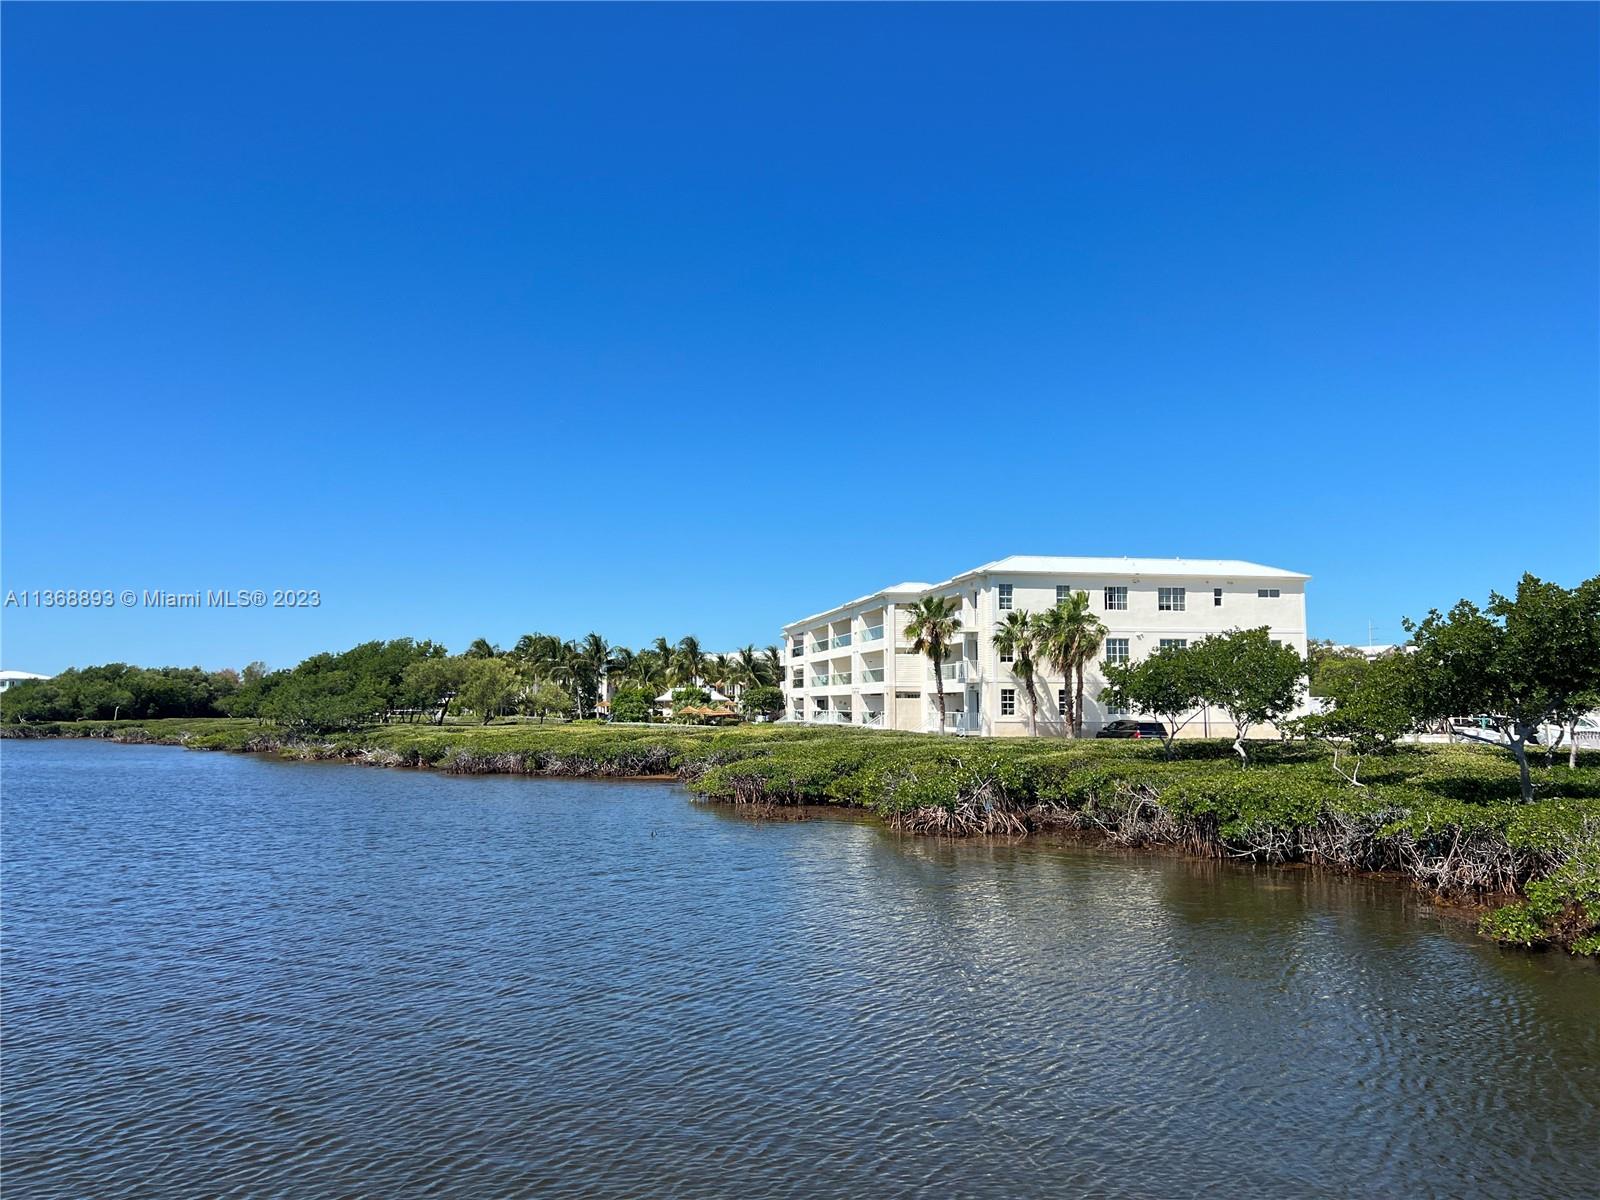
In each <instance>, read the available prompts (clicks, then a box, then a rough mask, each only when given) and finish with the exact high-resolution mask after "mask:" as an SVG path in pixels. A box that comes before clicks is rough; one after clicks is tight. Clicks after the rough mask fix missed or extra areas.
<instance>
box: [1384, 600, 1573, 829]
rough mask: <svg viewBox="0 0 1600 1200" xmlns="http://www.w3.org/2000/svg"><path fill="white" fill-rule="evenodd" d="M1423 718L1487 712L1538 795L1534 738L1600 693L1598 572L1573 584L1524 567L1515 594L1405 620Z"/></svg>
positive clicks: (1526, 796)
mask: <svg viewBox="0 0 1600 1200" xmlns="http://www.w3.org/2000/svg"><path fill="white" fill-rule="evenodd" d="M1406 629H1407V630H1408V631H1409V632H1410V633H1411V635H1412V637H1411V642H1412V645H1413V646H1415V647H1416V651H1415V654H1414V656H1413V657H1414V664H1413V665H1414V668H1415V676H1414V679H1415V687H1414V689H1413V700H1414V703H1415V705H1416V708H1417V714H1418V715H1419V716H1420V717H1423V718H1428V719H1433V718H1443V719H1445V720H1449V718H1450V717H1453V716H1457V717H1459V716H1470V715H1478V714H1481V715H1485V716H1487V717H1489V718H1490V720H1491V721H1492V722H1493V723H1494V725H1495V727H1496V728H1497V729H1498V730H1499V731H1500V733H1501V735H1502V736H1503V737H1504V738H1505V739H1506V741H1507V742H1508V743H1509V744H1510V746H1511V752H1512V754H1513V755H1514V756H1515V757H1516V760H1517V771H1518V774H1519V776H1520V779H1521V784H1522V798H1523V800H1525V801H1528V800H1532V799H1533V779H1532V776H1531V775H1530V774H1529V771H1528V752H1527V751H1528V741H1529V739H1530V738H1531V737H1532V736H1534V735H1535V733H1536V732H1537V730H1538V728H1539V726H1540V725H1542V724H1544V723H1546V722H1555V723H1559V722H1561V721H1563V720H1565V719H1566V718H1567V714H1569V713H1571V712H1573V710H1574V709H1575V708H1576V707H1577V706H1578V705H1580V704H1581V703H1583V702H1584V701H1585V700H1586V698H1587V697H1589V696H1590V695H1592V694H1593V693H1595V692H1597V691H1600V577H1597V578H1595V579H1590V580H1588V581H1586V582H1585V583H1582V584H1580V585H1579V586H1577V587H1575V588H1564V587H1562V586H1560V585H1559V584H1555V583H1547V582H1545V581H1544V580H1541V579H1538V578H1536V577H1535V576H1533V575H1524V576H1523V577H1522V579H1521V580H1520V581H1519V582H1518V584H1517V594H1516V596H1515V597H1511V598H1508V597H1506V596H1502V595H1499V594H1498V593H1493V592H1492V593H1490V596H1489V605H1488V608H1487V609H1486V610H1485V609H1480V608H1478V606H1477V605H1475V604H1473V603H1472V602H1471V601H1469V600H1462V601H1460V602H1459V603H1457V604H1456V606H1455V607H1454V608H1452V609H1451V610H1450V612H1449V614H1448V615H1440V613H1439V612H1438V611H1437V610H1434V611H1433V612H1430V613H1429V614H1428V616H1427V617H1426V618H1424V619H1423V620H1422V621H1421V622H1412V621H1410V620H1407V621H1406Z"/></svg>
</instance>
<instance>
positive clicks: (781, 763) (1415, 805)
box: [0, 718, 1600, 955]
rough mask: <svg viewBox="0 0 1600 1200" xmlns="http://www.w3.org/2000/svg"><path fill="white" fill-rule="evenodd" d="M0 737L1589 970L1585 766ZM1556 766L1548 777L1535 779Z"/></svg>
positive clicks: (949, 746)
mask: <svg viewBox="0 0 1600 1200" xmlns="http://www.w3.org/2000/svg"><path fill="white" fill-rule="evenodd" d="M0 733H3V735H4V736H6V737H13V738H15V737H102V738H110V739H113V740H117V741H125V742H155V743H166V744H172V745H182V746H187V747H190V748H193V749H207V750H238V751H256V752H269V753H276V754H280V755H284V756H287V757H291V758H297V759H304V760H326V761H345V762H352V763H364V764H369V765H374V766H390V767H421V768H433V769H437V770H441V771H446V772H451V773H456V774H523V775H545V776H566V777H610V778H626V777H662V776H670V777H673V778H676V779H678V780H680V781H681V782H683V783H684V784H686V785H687V786H688V787H689V788H690V789H691V790H692V791H693V792H694V793H696V794H697V795H698V796H700V797H702V798H704V799H706V800H710V801H717V802H725V803H729V804H734V805H739V806H744V807H746V808H748V809H749V810H751V811H753V812H756V813H764V812H772V813H776V812H778V811H780V810H782V809H784V808H787V807H789V806H797V805H841V806H849V807H855V808H861V809H865V810H867V811H869V812H871V813H874V814H876V815H877V816H878V817H879V818H881V819H882V820H883V821H885V823H887V824H888V825H890V826H891V827H893V828H896V829H901V830H907V831H912V832H919V833H929V834H942V835H952V836H959V835H965V834H986V833H987V834H1001V835H1020V834H1027V833H1031V832H1035V831H1048V830H1078V831H1085V832H1089V833H1093V834H1096V835H1098V836H1100V837H1103V838H1105V839H1106V840H1107V841H1109V842H1111V843H1113V844H1117V845H1121V846H1129V847H1160V846H1166V847H1173V848H1176V849H1179V850H1183V851H1186V852H1188V853H1193V854H1199V855H1205V856H1212V857H1219V858H1230V859H1235V860H1238V861H1241V862H1261V863H1296V862H1300V863H1313V864H1321V865H1325V866H1330V867H1334V868H1338V869H1342V870H1350V871H1376V872H1389V873H1396V874H1399V875H1403V876H1405V877H1407V878H1409V879H1410V880H1412V881H1413V882H1414V883H1415V884H1417V885H1418V886H1420V887H1422V888H1424V889H1426V890H1427V891H1429V892H1431V893H1434V894H1437V895H1440V896H1443V897H1447V898H1451V899H1455V900H1459V901H1469V902H1478V903H1483V902H1486V901H1487V902H1495V901H1505V900H1508V899H1511V898H1512V897H1516V898H1515V899H1511V902H1510V903H1506V904H1503V905H1501V906H1500V907H1497V908H1495V909H1493V910H1492V911H1490V912H1488V913H1487V914H1486V915H1485V916H1484V918H1483V920H1482V921H1481V923H1480V929H1481V931H1482V932H1483V933H1484V934H1485V935H1487V936H1489V937H1492V938H1494V939H1496V940H1498V941H1501V942H1503V943H1506V944H1510V945H1519V946H1527V947H1536V946H1546V945H1558V946H1563V947H1565V948H1567V949H1569V950H1571V951H1572V952H1573V953H1576V954H1586V955H1600V753H1596V752H1592V751H1585V752H1583V753H1582V754H1581V756H1580V759H1579V763H1578V765H1577V767H1576V768H1572V767H1569V766H1567V765H1565V761H1564V760H1565V757H1566V756H1565V755H1563V756H1562V758H1563V761H1562V762H1561V763H1560V764H1559V765H1557V764H1555V763H1554V762H1551V760H1544V759H1542V758H1541V757H1540V756H1537V755H1535V756H1534V757H1533V759H1532V761H1533V763H1534V766H1533V768H1532V775H1533V779H1534V787H1535V798H1534V799H1533V800H1532V801H1531V802H1529V801H1524V800H1522V799H1521V780H1520V773H1519V767H1518V763H1517V761H1516V759H1515V758H1514V756H1513V755H1512V754H1511V753H1510V751H1508V750H1507V749H1505V748H1502V747H1494V746H1464V745H1457V746H1413V745H1407V746H1399V747H1395V748H1393V749H1391V750H1390V751H1389V752H1387V753H1385V754H1381V755H1375V756H1372V757H1370V758H1369V759H1368V760H1367V762H1366V765H1365V769H1364V772H1363V773H1364V776H1365V786H1363V787H1352V786H1350V784H1349V782H1348V778H1347V776H1346V775H1345V774H1343V773H1341V771H1340V770H1338V769H1337V768H1336V766H1335V761H1334V758H1333V754H1332V752H1331V751H1330V750H1328V749H1327V748H1326V747H1324V746H1321V745H1319V744H1317V743H1307V742H1262V743H1258V744H1256V746H1255V747H1254V748H1253V749H1252V752H1251V759H1252V763H1253V765H1252V766H1251V767H1250V768H1249V769H1248V770H1244V769H1241V768H1240V766H1239V764H1238V761H1237V759H1236V758H1235V756H1234V753H1235V752H1234V747H1233V745H1232V743H1231V742H1229V741H1215V740H1200V739H1187V740H1180V741H1178V742H1177V743H1176V745H1175V747H1174V756H1173V757H1172V758H1170V759H1169V758H1168V757H1167V756H1166V754H1165V753H1164V751H1163V747H1162V746H1161V745H1160V744H1159V743H1157V742H1143V743H1140V742H1105V741H1071V740H1052V739H1039V740H1033V739H989V738H950V737H942V736H937V735H922V734H901V733H892V732H878V731H866V730H862V731H853V730H846V729H806V728H801V727H785V726H774V725H753V726H744V727H739V728H733V729H709V728H697V727H689V726H667V725H653V726H652V725H621V724H601V723H596V722H573V723H569V724H555V725H539V724H533V723H523V724H493V725H465V724H447V725H443V726H432V725H425V724H388V725H376V726H371V727H367V728H361V729H350V730H341V731H335V732H326V733H304V732H295V731H292V730H286V729H282V728H274V727H271V726H267V725H264V724H262V723H261V722H260V721H258V720H254V719H239V718H233V719H230V718H193V719H170V720H156V721H121V722H92V721H85V722H69V723H57V724H42V725H30V726H15V725H13V726H7V727H5V728H4V730H3V731H0ZM1546 762H1550V765H1543V764H1544V763H1546Z"/></svg>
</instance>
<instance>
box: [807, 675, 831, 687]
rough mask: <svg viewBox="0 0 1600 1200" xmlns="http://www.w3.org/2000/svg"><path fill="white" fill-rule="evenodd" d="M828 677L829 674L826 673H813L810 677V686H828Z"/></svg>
mask: <svg viewBox="0 0 1600 1200" xmlns="http://www.w3.org/2000/svg"><path fill="white" fill-rule="evenodd" d="M828 679H829V676H827V675H813V676H812V677H811V686H812V687H827V686H828Z"/></svg>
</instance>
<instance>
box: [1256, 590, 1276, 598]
mask: <svg viewBox="0 0 1600 1200" xmlns="http://www.w3.org/2000/svg"><path fill="white" fill-rule="evenodd" d="M1256 595H1257V596H1260V597H1261V599H1263V600H1276V599H1277V598H1278V589H1277V588H1257V589H1256Z"/></svg>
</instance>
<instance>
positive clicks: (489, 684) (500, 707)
mask: <svg viewBox="0 0 1600 1200" xmlns="http://www.w3.org/2000/svg"><path fill="white" fill-rule="evenodd" d="M523 686H524V685H523V681H522V677H521V676H520V675H518V674H517V672H516V670H515V669H513V668H512V666H511V665H510V664H509V663H507V662H506V661H505V660H504V659H502V658H473V659H472V660H471V662H469V663H468V664H467V671H466V678H465V680H464V681H463V682H462V684H461V691H460V697H459V698H460V700H461V703H462V704H463V705H464V706H466V707H467V708H469V709H471V710H472V711H473V712H475V713H477V714H478V716H479V717H480V718H482V720H483V723H484V724H485V725H487V724H488V723H489V721H490V719H491V718H492V717H494V716H495V715H496V714H498V713H501V712H504V711H505V710H506V709H508V708H510V707H511V706H512V704H513V703H515V702H516V699H517V697H518V695H519V694H520V693H521V691H522V689H523Z"/></svg>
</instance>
